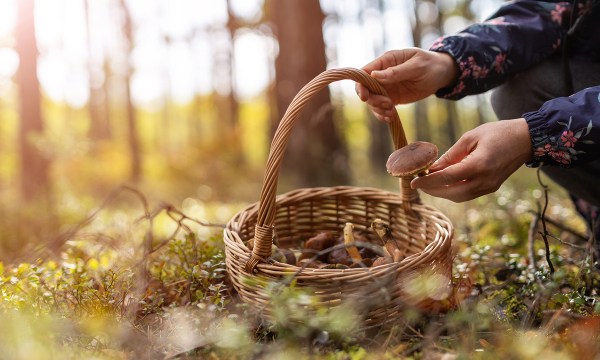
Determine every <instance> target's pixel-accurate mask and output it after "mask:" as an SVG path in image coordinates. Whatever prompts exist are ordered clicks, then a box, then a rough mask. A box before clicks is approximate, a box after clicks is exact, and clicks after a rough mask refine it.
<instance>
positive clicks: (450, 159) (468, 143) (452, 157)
mask: <svg viewBox="0 0 600 360" xmlns="http://www.w3.org/2000/svg"><path fill="white" fill-rule="evenodd" d="M476 144H477V143H476V141H475V140H473V139H471V137H470V135H469V133H465V134H464V135H463V136H462V137H461V138H460V139H458V141H457V142H456V144H454V145H453V146H452V147H451V148H450V149H448V151H446V152H445V153H444V154H443V155H442V156H440V158H439V159H437V160H436V161H435V162H434V163H433V164H432V165H431V167H430V168H429V171H430V172H436V171H439V170H442V169H445V168H447V167H448V166H450V165H454V164H457V163H459V162H460V161H462V160H463V159H464V158H465V157H466V156H467V155H469V154H470V153H471V152H472V151H473V150H474V149H475V146H476Z"/></svg>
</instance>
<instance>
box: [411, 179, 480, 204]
mask: <svg viewBox="0 0 600 360" xmlns="http://www.w3.org/2000/svg"><path fill="white" fill-rule="evenodd" d="M477 187H478V186H477V184H476V182H475V181H474V180H463V181H460V182H458V183H456V184H453V185H449V186H444V187H440V188H434V189H421V191H423V192H424V193H426V194H429V195H431V196H435V197H441V198H444V199H448V200H450V201H454V202H463V201H468V200H473V199H475V198H477V197H479V196H481V195H485V194H487V192H480V191H478V189H477Z"/></svg>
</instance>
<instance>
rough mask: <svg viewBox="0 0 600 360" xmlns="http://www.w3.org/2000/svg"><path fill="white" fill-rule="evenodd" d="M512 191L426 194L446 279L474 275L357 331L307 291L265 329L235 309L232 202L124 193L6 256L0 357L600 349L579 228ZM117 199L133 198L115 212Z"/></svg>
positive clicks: (594, 352) (514, 354)
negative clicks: (446, 241)
mask: <svg viewBox="0 0 600 360" xmlns="http://www.w3.org/2000/svg"><path fill="white" fill-rule="evenodd" d="M520 188H524V187H521V186H513V185H511V184H510V183H507V184H506V185H504V186H503V187H502V188H501V189H500V190H499V191H498V192H497V193H496V194H494V195H490V196H486V197H484V198H480V199H479V200H476V201H472V202H469V203H466V204H449V203H448V202H442V201H440V200H436V199H429V198H426V199H425V201H426V202H432V203H433V204H434V205H435V206H436V207H438V208H440V209H441V210H442V211H443V212H444V213H446V214H447V215H448V216H449V217H450V218H451V219H452V220H453V222H454V224H455V226H456V229H455V235H454V247H455V257H454V262H453V275H454V279H453V282H454V283H455V284H457V285H459V284H463V285H464V284H468V285H467V287H466V289H467V291H465V292H464V298H462V299H461V301H460V302H459V304H458V306H457V307H456V308H455V309H452V310H451V311H449V312H446V313H442V314H427V313H423V312H421V311H419V310H418V309H411V308H407V309H406V310H405V312H404V315H403V317H402V320H399V321H397V322H395V323H393V324H389V325H386V326H384V327H381V328H377V329H369V330H367V331H365V330H361V329H360V326H359V323H358V322H359V320H357V315H358V314H353V313H352V312H351V310H348V309H344V310H343V311H341V310H339V309H337V310H336V309H333V310H331V309H323V311H321V312H319V314H320V316H318V317H314V316H313V317H311V318H308V319H307V318H306V317H305V316H306V314H305V313H303V312H302V304H303V303H305V302H306V301H310V296H312V295H311V294H307V293H305V292H302V291H299V290H295V289H292V288H290V289H289V291H286V292H282V293H281V295H280V296H279V298H277V299H276V300H277V304H278V305H277V307H278V310H277V311H278V314H280V316H278V317H277V320H276V321H275V322H274V323H271V324H266V323H263V322H261V321H260V319H259V318H258V317H256V316H255V314H254V313H253V311H252V310H251V309H250V308H249V307H248V306H247V305H245V304H244V303H242V302H240V301H239V298H238V296H237V295H236V293H235V291H234V289H233V288H232V287H231V285H230V282H229V281H228V276H227V271H226V267H225V255H224V245H223V241H222V226H223V224H224V223H226V222H227V219H228V218H230V217H231V216H232V215H233V213H234V212H236V211H238V210H239V209H240V208H241V206H239V205H240V204H223V203H215V204H206V203H202V202H199V201H198V202H194V201H192V200H189V201H187V202H186V203H185V204H184V205H183V206H182V208H178V207H175V206H172V205H169V204H165V203H160V202H159V203H157V204H152V203H151V202H150V201H149V200H148V199H147V198H146V197H145V196H144V194H142V193H141V192H139V191H138V190H136V189H132V188H122V189H120V190H118V191H116V192H115V193H114V194H113V195H111V196H110V197H109V198H108V199H107V201H106V202H105V203H104V204H102V205H101V206H98V207H97V208H96V209H95V210H93V211H92V212H91V213H90V214H89V216H88V217H87V218H86V219H79V220H78V221H72V222H71V223H72V225H68V226H67V225H65V226H63V227H62V228H61V231H60V233H58V234H56V235H55V236H53V237H52V238H51V239H49V240H48V242H46V243H45V244H44V245H40V244H37V246H33V247H28V248H27V254H26V255H27V256H25V255H23V256H21V257H14V259H17V260H13V261H10V262H9V261H5V262H4V263H0V295H1V296H0V334H2V335H1V336H0V349H2V355H0V357H1V358H10V359H46V358H60V359H82V358H85V359H204V358H210V359H288V358H289V359H299V358H311V359H396V358H413V359H458V358H461V359H467V358H468V359H471V358H474V359H478V358H480V359H539V358H544V359H547V360H548V359H583V358H589V359H594V358H599V357H600V316H599V314H600V302H599V300H600V295H599V294H598V288H599V283H600V273H599V272H598V270H597V269H596V268H595V265H594V264H593V263H592V262H593V260H592V258H591V250H590V247H589V241H588V239H587V236H586V235H585V234H586V229H585V226H584V224H583V222H582V221H581V220H579V219H578V217H577V216H576V214H575V213H574V211H573V209H572V206H571V204H570V203H569V202H568V201H567V200H565V198H564V197H562V196H560V195H561V194H560V193H559V192H557V193H555V192H554V191H550V192H548V191H546V190H545V189H544V187H542V186H541V185H538V186H533V187H526V190H516V189H520ZM125 196H130V197H133V198H134V199H135V200H134V201H129V205H128V206H125V205H124V204H126V203H127V202H124V200H123V197H125ZM547 196H548V197H547ZM118 199H120V200H118ZM129 200H130V199H129ZM131 203H136V204H139V206H138V205H136V206H131ZM541 215H544V216H543V217H542V216H541ZM536 218H538V221H534V219H536ZM541 218H543V221H542V219H541ZM532 223H533V224H536V226H532ZM34 225H35V224H32V225H31V226H34ZM542 235H545V236H542ZM544 238H545V239H546V240H545V241H544ZM546 243H547V246H546ZM547 250H549V251H547ZM294 319H296V320H297V319H304V320H305V321H293V320H294Z"/></svg>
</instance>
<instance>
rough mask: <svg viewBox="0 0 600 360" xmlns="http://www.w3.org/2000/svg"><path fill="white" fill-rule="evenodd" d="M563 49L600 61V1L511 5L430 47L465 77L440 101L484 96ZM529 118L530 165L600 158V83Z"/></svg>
mask: <svg viewBox="0 0 600 360" xmlns="http://www.w3.org/2000/svg"><path fill="white" fill-rule="evenodd" d="M567 33H569V36H568V37H567ZM564 43H568V56H569V57H573V58H579V59H587V60H589V61H593V62H600V0H573V1H562V2H559V1H534V0H523V1H514V2H509V3H507V4H506V5H504V6H502V7H501V8H500V9H499V10H498V11H497V12H496V13H495V14H494V15H492V16H491V17H490V18H489V19H488V20H486V21H485V22H483V23H480V24H475V25H472V26H470V27H468V28H467V29H465V30H463V31H461V32H460V33H458V34H456V35H452V36H445V37H443V38H440V39H439V40H438V41H436V42H435V43H434V44H433V45H432V47H431V50H433V51H439V52H446V53H448V54H450V55H451V56H452V57H454V59H455V60H456V63H457V65H458V67H459V70H460V76H459V79H458V80H457V82H456V83H455V84H453V85H452V86H450V87H447V88H444V89H440V90H439V91H438V92H437V93H436V95H437V96H439V97H442V98H447V99H455V100H456V99H460V98H462V97H464V96H466V95H472V94H479V93H482V92H485V91H487V90H489V89H491V88H493V87H495V86H498V85H500V84H501V83H502V82H504V81H505V80H507V79H508V78H510V77H512V76H513V75H515V74H517V73H519V72H521V71H524V70H527V69H528V68H529V67H531V66H533V65H536V64H538V63H540V62H541V61H543V60H544V59H547V58H548V57H550V56H553V55H556V54H560V53H561V52H562V51H563V50H564V49H563V45H564ZM523 117H524V118H525V119H526V120H527V123H528V125H529V130H530V134H531V140H532V145H533V160H532V161H531V162H530V163H529V164H528V165H529V166H536V165H539V164H540V163H544V164H551V165H560V166H573V165H577V164H581V163H584V162H587V161H591V160H595V159H600V84H599V86H594V87H590V88H587V89H584V90H582V91H579V92H577V93H575V94H573V95H571V96H569V97H564V98H556V99H552V100H550V101H548V102H546V103H545V104H544V105H543V106H542V107H541V108H540V109H539V110H537V111H533V112H529V113H526V114H523Z"/></svg>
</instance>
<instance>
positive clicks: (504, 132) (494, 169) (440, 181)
mask: <svg viewBox="0 0 600 360" xmlns="http://www.w3.org/2000/svg"><path fill="white" fill-rule="evenodd" d="M531 156H532V150H531V137H530V135H529V127H528V126H527V122H526V121H525V119H523V118H520V119H514V120H502V121H497V122H493V123H486V124H483V125H480V126H478V127H476V128H475V129H473V130H471V131H468V132H466V133H465V134H464V135H463V136H462V137H461V138H460V139H459V140H458V141H457V142H456V144H454V145H453V146H452V147H451V148H450V149H449V150H448V151H447V152H446V153H445V154H444V155H442V156H441V157H440V158H439V159H438V160H437V161H436V162H435V163H434V164H433V165H432V166H431V167H430V168H429V171H430V173H429V175H426V176H422V177H418V178H415V179H414V180H413V181H412V182H411V187H412V188H413V189H421V190H422V191H423V192H425V193H427V194H429V195H433V196H437V197H442V198H446V199H448V200H452V201H455V202H462V201H467V200H472V199H474V198H476V197H479V196H482V195H485V194H489V193H492V192H495V191H496V190H498V188H499V187H500V185H501V184H502V183H503V182H504V180H506V179H507V178H508V177H509V176H510V175H511V174H512V173H513V172H515V171H516V170H517V169H518V168H519V167H520V166H521V165H523V163H525V162H527V161H528V160H530V159H531Z"/></svg>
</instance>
